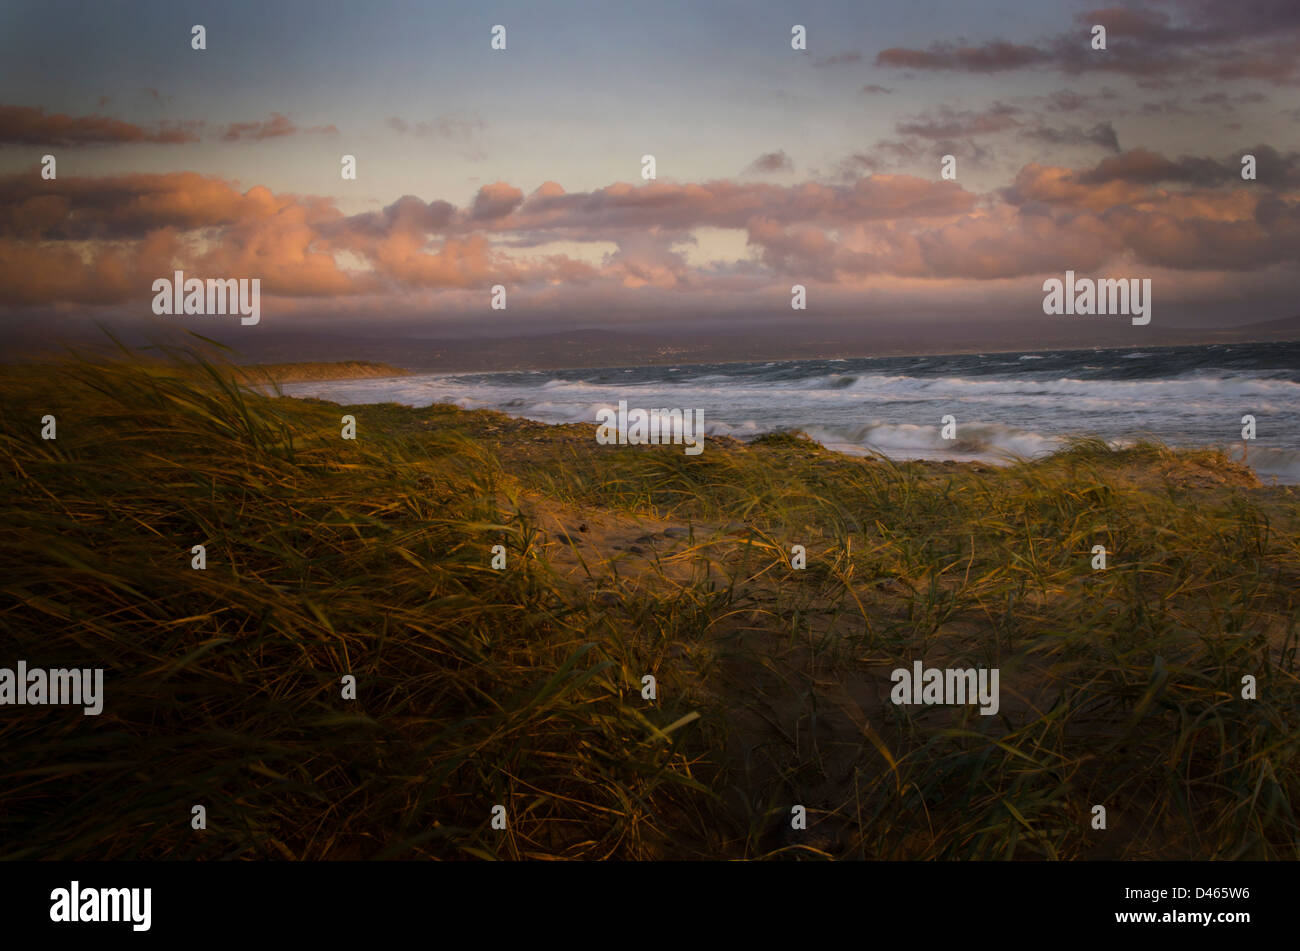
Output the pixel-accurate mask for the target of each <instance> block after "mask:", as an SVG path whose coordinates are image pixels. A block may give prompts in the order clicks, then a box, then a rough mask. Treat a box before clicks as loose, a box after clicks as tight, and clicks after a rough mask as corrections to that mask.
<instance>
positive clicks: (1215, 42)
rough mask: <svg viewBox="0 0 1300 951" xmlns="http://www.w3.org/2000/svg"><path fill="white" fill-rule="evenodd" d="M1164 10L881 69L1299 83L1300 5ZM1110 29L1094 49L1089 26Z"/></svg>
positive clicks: (1246, 3) (1083, 18)
mask: <svg viewBox="0 0 1300 951" xmlns="http://www.w3.org/2000/svg"><path fill="white" fill-rule="evenodd" d="M1169 8H1170V9H1171V10H1172V11H1173V12H1174V14H1176V19H1175V16H1173V15H1171V14H1168V13H1165V12H1163V11H1153V10H1150V9H1136V8H1130V7H1108V8H1102V9H1095V10H1090V11H1086V12H1083V13H1080V14H1078V15H1077V16H1076V17H1075V26H1074V28H1072V29H1071V30H1068V31H1064V32H1061V33H1058V34H1056V35H1054V36H1051V37H1048V38H1046V39H1043V40H1040V41H1038V42H1035V43H1033V44H1025V43H1014V42H1010V41H1008V40H1005V39H995V40H988V41H985V42H982V43H974V44H973V43H970V42H968V41H966V40H956V41H943V40H941V41H936V42H934V43H931V44H930V45H929V46H927V47H925V48H923V49H922V48H906V47H892V48H890V49H886V50H883V51H881V52H880V53H879V54H878V55H877V57H876V65H877V66H884V67H892V68H896V69H912V70H929V71H949V72H967V73H996V72H1002V71H1006V70H1020V69H1030V68H1052V69H1056V70H1058V71H1061V72H1064V73H1066V74H1071V75H1075V74H1080V73H1087V72H1113V73H1118V74H1123V75H1129V76H1133V77H1135V78H1138V79H1139V80H1140V81H1142V82H1143V83H1144V84H1146V85H1148V86H1151V87H1160V86H1162V85H1164V84H1165V82H1166V81H1167V79H1168V77H1171V76H1175V75H1177V76H1180V77H1189V78H1197V79H1199V78H1201V77H1203V76H1205V75H1206V74H1207V73H1208V74H1210V75H1213V76H1214V77H1215V78H1218V79H1221V80H1237V79H1258V80H1264V81H1267V82H1271V83H1274V84H1277V85H1294V84H1297V83H1300V6H1298V5H1296V4H1294V3H1289V2H1286V0H1238V2H1233V3H1226V2H1219V0H1182V2H1174V3H1170V4H1169ZM1096 24H1100V25H1103V26H1105V27H1106V40H1107V48H1106V50H1104V51H1099V50H1093V49H1092V48H1091V45H1090V42H1089V41H1090V39H1091V27H1092V26H1093V25H1096Z"/></svg>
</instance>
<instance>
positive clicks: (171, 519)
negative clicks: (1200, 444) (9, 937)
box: [0, 362, 1300, 859]
mask: <svg viewBox="0 0 1300 951" xmlns="http://www.w3.org/2000/svg"><path fill="white" fill-rule="evenodd" d="M55 372H57V374H58V376H57V378H58V379H59V381H60V386H59V387H58V388H57V390H50V389H49V388H48V387H47V386H42V385H39V384H40V382H41V380H48V379H50V378H51V376H50V375H51V373H55ZM238 379H243V380H245V381H247V380H248V379H249V377H248V375H247V371H246V370H240V369H237V368H224V369H223V368H221V367H219V366H217V365H215V364H208V366H207V367H206V368H198V367H191V368H189V369H185V368H179V369H178V368H175V367H173V368H170V369H167V370H166V371H165V372H164V371H163V370H162V369H161V368H159V367H158V366H156V365H147V364H144V363H141V362H119V363H113V364H94V365H92V364H81V365H70V366H66V367H63V368H47V372H46V373H44V374H42V375H41V376H40V377H39V378H38V377H35V376H32V375H27V376H22V375H18V376H12V375H11V376H6V377H5V378H4V379H3V380H2V381H0V386H3V392H4V398H5V406H6V407H7V410H8V411H7V412H6V414H5V417H4V419H3V435H4V440H5V441H4V445H5V447H6V450H5V451H6V455H7V465H6V467H5V473H6V476H5V485H4V489H5V491H4V495H3V497H4V500H5V501H4V505H5V509H6V510H5V513H4V518H3V519H0V535H3V544H0V552H2V553H3V558H4V562H3V564H0V575H3V577H4V578H5V579H6V582H5V585H6V587H5V590H6V595H7V600H6V607H5V609H4V611H3V612H2V613H0V625H2V626H3V632H2V633H3V634H4V635H5V636H6V638H7V639H8V640H9V641H10V642H11V643H12V644H13V646H14V649H15V650H16V651H17V656H18V657H20V658H23V659H25V661H26V662H27V663H28V664H29V665H30V666H31V667H33V668H34V667H44V668H51V669H53V668H75V667H78V666H81V664H82V661H84V658H85V657H87V656H93V657H95V658H96V659H97V660H98V661H99V664H100V665H101V666H103V667H104V668H106V673H105V677H104V687H103V709H102V712H101V713H99V714H98V715H96V716H93V717H83V716H82V714H81V711H79V710H77V711H75V716H76V717H77V719H78V720H79V721H82V720H84V722H83V723H79V724H78V730H77V732H76V733H75V734H73V733H69V732H67V731H58V730H55V729H54V723H55V719H56V718H57V717H58V716H60V714H59V713H58V708H50V709H49V711H47V712H45V713H44V714H42V715H38V716H33V717H28V718H22V719H17V718H10V719H6V720H4V721H0V742H3V743H4V745H5V748H6V750H7V751H8V753H9V754H10V755H9V756H7V758H6V765H4V766H3V767H0V770H3V778H4V781H5V782H6V783H7V784H10V785H12V784H19V783H21V784H23V785H24V786H25V792H24V795H23V796H22V797H21V798H20V799H17V800H15V801H13V802H12V804H11V807H10V810H9V818H8V819H7V820H6V821H9V822H12V823H20V824H21V825H22V827H23V829H24V835H23V836H22V837H21V839H13V838H11V839H8V840H7V841H9V842H10V843H11V844H10V846H8V847H7V849H6V850H5V851H4V852H3V855H4V857H10V858H12V857H22V856H25V855H42V856H54V857H59V856H65V857H70V856H76V857H82V858H85V857H97V858H120V857H123V856H126V855H132V856H139V857H144V858H179V857H190V858H201V857H218V856H223V857H246V858H256V857H279V858H293V859H357V858H377V857H405V858H416V857H433V858H468V857H480V858H482V857H500V858H607V857H618V858H629V859H637V858H679V859H680V858H724V857H732V858H775V857H789V858H800V857H802V858H859V859H932V858H950V859H993V858H1037V859H1042V858H1051V859H1112V858H1123V859H1134V858H1165V859H1168V858H1203V859H1209V858H1229V857H1231V858H1260V859H1267V858H1284V857H1288V856H1290V855H1291V850H1292V844H1291V843H1292V842H1293V841H1294V839H1293V837H1294V818H1293V817H1292V816H1291V813H1290V812H1289V810H1288V809H1287V808H1286V803H1288V802H1291V801H1295V798H1296V795H1297V792H1298V791H1300V773H1298V772H1297V769H1296V765H1295V764H1296V762H1297V756H1296V753H1297V749H1296V743H1297V742H1298V741H1297V736H1298V735H1300V734H1297V731H1296V729H1295V724H1294V711H1295V709H1296V694H1295V686H1294V652H1295V632H1294V616H1295V609H1296V603H1295V592H1296V590H1297V581H1298V580H1300V554H1298V552H1300V549H1297V545H1296V539H1297V537H1300V498H1298V497H1297V492H1296V489H1294V488H1293V487H1290V486H1284V485H1279V486H1267V485H1262V484H1261V483H1260V481H1259V480H1258V478H1257V477H1256V475H1255V474H1254V473H1253V472H1252V471H1251V470H1250V469H1248V468H1246V467H1243V466H1241V465H1240V464H1238V463H1236V462H1234V461H1233V460H1231V459H1230V458H1228V457H1227V456H1225V455H1224V454H1223V453H1221V452H1219V451H1217V450H1215V449H1212V448H1202V449H1188V450H1181V451H1175V450H1172V449H1169V448H1166V447H1164V446H1160V445H1157V444H1155V443H1137V444H1134V445H1131V446H1128V447H1121V448H1113V447H1111V446H1110V445H1108V444H1107V443H1106V442H1105V441H1102V440H1075V441H1072V442H1070V443H1068V444H1067V445H1065V446H1064V447H1062V448H1060V449H1058V450H1057V451H1055V452H1054V453H1052V454H1050V455H1046V456H1043V457H1042V458H1039V459H1035V460H1027V461H1023V462H1018V463H1007V462H1005V461H1004V462H1003V463H1002V464H999V465H992V464H988V463H984V462H980V461H966V462H958V461H954V460H951V459H947V460H925V461H916V462H899V461H894V460H891V459H889V458H887V457H884V456H878V455H873V456H861V455H859V456H851V455H848V454H845V453H842V452H836V451H833V450H831V449H828V448H827V447H825V446H823V445H821V444H820V443H818V442H816V441H814V440H811V439H808V438H806V437H804V436H801V435H798V434H795V433H789V432H787V433H768V434H764V435H758V436H754V437H752V438H749V439H746V440H740V439H736V438H734V437H732V436H728V435H725V434H720V433H719V434H715V435H713V436H710V437H708V439H707V440H706V442H705V449H704V451H703V452H702V453H700V454H699V455H697V456H689V455H686V454H685V453H683V451H682V447H681V446H678V445H671V444H670V445H662V446H644V445H642V446H638V445H618V444H608V445H601V444H599V443H598V442H597V441H596V439H595V438H594V436H593V425H592V423H591V422H582V423H568V424H545V423H541V422H537V421H533V420H529V419H524V418H521V417H519V416H512V415H507V414H504V413H499V412H494V411H491V410H483V409H476V410H463V409H460V408H459V407H457V406H454V405H451V404H448V403H445V402H434V403H431V404H429V405H426V406H420V407H406V406H402V405H399V404H398V403H395V402H384V403H352V404H337V403H330V402H327V401H323V400H319V399H315V398H311V399H297V398H289V397H274V396H265V395H261V394H260V393H258V392H256V391H255V388H252V387H251V386H250V385H249V384H248V383H247V382H245V383H244V384H242V385H240V384H238V383H237V382H236V381H237V380H238ZM222 381H224V382H222ZM349 385H351V384H349ZM1234 412H1235V410H1234ZM42 413H47V414H49V415H52V416H54V417H56V418H57V424H58V435H57V439H55V440H42V439H41V438H40V436H39V430H40V427H39V426H38V425H37V424H38V421H39V420H40V418H41V414H42ZM345 417H350V418H351V419H352V420H353V422H354V424H355V428H354V435H355V438H354V439H347V438H342V435H341V433H342V432H344V431H345V430H344V429H342V428H341V427H342V426H344V425H345V423H344V418H345ZM706 418H707V417H706ZM196 545H201V546H203V547H204V551H205V561H204V564H203V567H202V568H201V569H196V567H195V558H196V557H197V556H196V555H195V554H194V546H196ZM1099 552H1100V553H1099ZM923 670H924V671H930V670H936V671H942V670H948V671H956V672H957V673H958V674H959V675H960V676H959V678H958V680H957V681H955V684H956V686H958V687H960V686H961V683H962V681H961V679H960V677H964V676H966V673H964V672H968V673H969V683H970V684H971V685H975V684H979V685H981V689H987V688H988V687H989V685H993V687H994V688H995V689H996V690H997V691H998V696H997V697H996V698H994V699H993V700H990V701H989V702H985V703H981V704H979V705H977V704H976V703H975V702H974V700H972V699H970V698H966V699H965V700H963V699H961V697H960V695H957V696H958V700H957V701H953V702H950V703H949V702H944V701H945V698H946V699H947V700H951V699H952V693H951V688H952V687H953V685H954V681H952V680H951V679H950V680H949V681H948V682H947V686H946V688H945V689H948V690H949V693H948V694H943V693H935V694H934V695H933V696H931V694H930V693H928V692H927V691H928V690H929V684H927V683H923V682H922V672H923ZM900 671H901V672H902V673H901V674H900ZM913 672H915V680H916V683H917V685H918V690H919V691H920V692H921V695H920V696H909V697H907V698H904V700H905V701H906V702H900V700H899V699H898V698H897V695H895V694H894V693H893V690H894V686H895V682H896V681H899V678H900V677H903V676H906V677H913ZM927 676H928V675H927ZM347 677H352V678H354V679H355V682H354V684H353V687H352V688H348V687H347V686H346V680H345V678H347ZM647 678H649V679H647ZM1247 684H1249V686H1247ZM349 689H352V691H353V692H352V693H351V694H349V693H348V690H349ZM972 689H974V687H973V686H972ZM936 697H937V698H939V699H937V700H936V699H935V698H936ZM28 709H39V708H28ZM86 744H90V745H92V746H93V747H94V749H95V750H96V753H95V757H96V762H97V763H98V764H99V765H96V766H94V768H93V769H92V768H91V766H90V765H89V763H90V761H89V760H87V759H86V754H85V752H84V750H85V749H86ZM74 802H76V803H78V804H79V808H75V809H73V808H70V806H71V804H72V803H74ZM176 802H181V803H186V804H188V803H191V802H205V803H209V804H210V813H211V816H212V821H211V825H210V829H209V831H208V832H207V833H206V834H205V835H204V836H202V837H194V836H191V835H189V834H188V829H187V828H185V827H184V823H181V824H180V825H179V826H178V825H177V824H175V823H173V824H171V825H166V824H159V821H158V819H157V816H158V815H159V814H160V813H161V812H164V811H165V810H166V808H167V804H169V803H176ZM492 804H500V805H502V807H503V808H504V809H505V810H508V812H509V815H510V826H509V834H508V835H501V834H499V833H498V831H496V830H495V829H494V828H493V827H492V825H491V821H492V818H491V810H490V808H489V807H490V806H492ZM1098 804H1103V805H1104V807H1105V810H1106V812H1107V816H1108V818H1107V822H1108V825H1107V826H1106V828H1107V829H1108V830H1110V832H1109V833H1108V834H1104V835H1103V834H1099V830H1097V829H1096V828H1095V827H1094V826H1092V825H1091V824H1090V823H1091V822H1092V821H1095V820H1090V818H1089V817H1090V816H1092V815H1093V814H1094V812H1093V811H1094V809H1095V807H1096V806H1097V805H1098ZM186 808H188V805H187V806H186ZM322 809H325V810H328V811H329V813H330V816H331V822H330V832H329V834H328V835H326V836H321V835H318V834H317V832H316V830H317V829H318V828H319V823H320V815H321V810H322ZM798 809H802V810H803V815H804V816H805V819H806V830H798V827H797V826H793V827H792V822H791V818H790V817H791V814H792V810H794V811H796V814H798V813H797V810H798ZM503 814H504V813H503Z"/></svg>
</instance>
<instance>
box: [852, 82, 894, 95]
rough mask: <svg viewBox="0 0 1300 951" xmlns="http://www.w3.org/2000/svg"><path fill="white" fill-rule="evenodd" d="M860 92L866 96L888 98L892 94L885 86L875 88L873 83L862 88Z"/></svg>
mask: <svg viewBox="0 0 1300 951" xmlns="http://www.w3.org/2000/svg"><path fill="white" fill-rule="evenodd" d="M860 91H861V92H863V93H866V94H867V95H868V96H889V95H892V94H893V92H894V90H892V89H889V88H887V87H885V86H877V85H876V84H875V83H869V84H868V85H866V86H863V87H862V89H861V90H860Z"/></svg>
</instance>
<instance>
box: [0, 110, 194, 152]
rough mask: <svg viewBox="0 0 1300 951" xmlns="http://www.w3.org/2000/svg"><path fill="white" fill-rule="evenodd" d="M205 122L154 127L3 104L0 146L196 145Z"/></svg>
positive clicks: (0, 115) (167, 124)
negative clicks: (200, 129) (190, 143)
mask: <svg viewBox="0 0 1300 951" xmlns="http://www.w3.org/2000/svg"><path fill="white" fill-rule="evenodd" d="M201 125H202V123H194V122H184V123H175V122H173V123H167V122H163V123H158V124H157V125H155V126H153V127H152V128H145V127H143V126H138V125H134V124H132V123H130V122H123V121H121V120H120V119H110V118H107V117H105V116H75V117H74V116H69V115H64V114H63V113H53V114H47V113H46V112H45V110H44V109H41V108H40V107H30V106H4V105H0V145H39V146H83V145H124V144H131V143H141V142H150V143H154V144H158V145H176V144H180V143H183V142H197V141H198V140H199V136H198V132H197V130H198V128H199V127H200V126H201Z"/></svg>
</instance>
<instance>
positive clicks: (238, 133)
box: [221, 112, 339, 142]
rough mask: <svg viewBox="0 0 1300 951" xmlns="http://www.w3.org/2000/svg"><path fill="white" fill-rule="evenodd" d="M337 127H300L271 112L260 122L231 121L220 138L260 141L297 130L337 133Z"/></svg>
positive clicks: (285, 117)
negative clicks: (267, 117)
mask: <svg viewBox="0 0 1300 951" xmlns="http://www.w3.org/2000/svg"><path fill="white" fill-rule="evenodd" d="M338 131H339V130H338V129H337V128H335V127H334V126H333V125H324V126H320V125H317V126H310V127H309V128H306V129H300V128H299V127H298V126H297V125H295V124H294V123H293V122H292V121H291V120H290V119H289V118H288V117H287V116H283V115H281V114H280V113H278V112H273V113H271V118H269V119H266V120H264V121H262V122H232V123H231V124H230V125H228V126H227V127H226V131H225V132H224V133H223V134H222V136H221V138H222V140H223V141H225V142H240V141H246V140H251V141H254V142H261V141H262V140H264V139H274V138H279V137H281V136H286V135H296V134H297V133H299V132H306V133H320V134H323V135H337V134H338Z"/></svg>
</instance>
